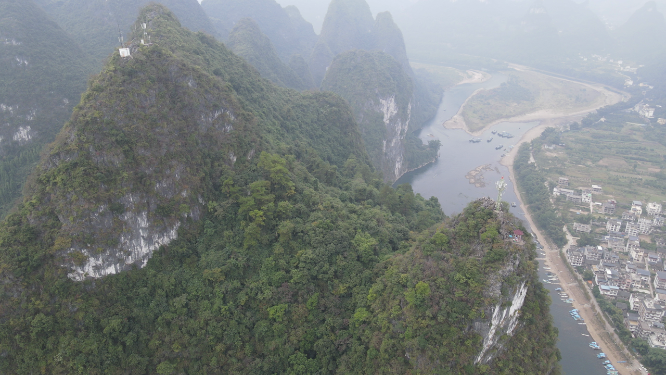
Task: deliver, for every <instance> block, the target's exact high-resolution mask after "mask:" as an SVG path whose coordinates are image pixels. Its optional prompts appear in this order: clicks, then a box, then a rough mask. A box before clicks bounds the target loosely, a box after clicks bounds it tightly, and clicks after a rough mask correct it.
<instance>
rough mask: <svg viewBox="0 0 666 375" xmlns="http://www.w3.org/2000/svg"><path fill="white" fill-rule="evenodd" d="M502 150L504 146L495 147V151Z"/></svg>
mask: <svg viewBox="0 0 666 375" xmlns="http://www.w3.org/2000/svg"><path fill="white" fill-rule="evenodd" d="M502 148H504V145H499V146H497V147H495V150H501V149H502Z"/></svg>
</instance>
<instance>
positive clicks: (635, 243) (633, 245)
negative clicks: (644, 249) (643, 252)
mask: <svg viewBox="0 0 666 375" xmlns="http://www.w3.org/2000/svg"><path fill="white" fill-rule="evenodd" d="M640 247H641V240H640V238H638V237H637V236H629V239H628V240H627V247H626V248H625V249H624V251H625V252H627V253H630V254H631V251H632V250H638V249H639V248H640Z"/></svg>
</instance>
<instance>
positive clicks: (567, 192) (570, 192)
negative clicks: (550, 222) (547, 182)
mask: <svg viewBox="0 0 666 375" xmlns="http://www.w3.org/2000/svg"><path fill="white" fill-rule="evenodd" d="M575 193H576V192H575V191H573V190H571V189H564V188H559V187H557V186H556V187H554V188H553V195H554V196H556V197H559V196H560V195H564V196H566V197H568V196H569V195H574V194H575Z"/></svg>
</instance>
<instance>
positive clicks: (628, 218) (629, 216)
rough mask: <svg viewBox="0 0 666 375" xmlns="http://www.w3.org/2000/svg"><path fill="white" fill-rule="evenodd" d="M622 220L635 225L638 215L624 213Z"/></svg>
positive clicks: (628, 212) (629, 212)
mask: <svg viewBox="0 0 666 375" xmlns="http://www.w3.org/2000/svg"><path fill="white" fill-rule="evenodd" d="M622 220H624V221H629V222H632V223H633V222H634V221H636V214H635V213H633V212H631V211H624V212H623V213H622Z"/></svg>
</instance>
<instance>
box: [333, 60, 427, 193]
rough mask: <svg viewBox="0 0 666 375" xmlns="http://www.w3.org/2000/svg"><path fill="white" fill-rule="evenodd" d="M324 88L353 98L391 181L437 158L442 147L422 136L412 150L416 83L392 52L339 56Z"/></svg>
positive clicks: (373, 154)
mask: <svg viewBox="0 0 666 375" xmlns="http://www.w3.org/2000/svg"><path fill="white" fill-rule="evenodd" d="M322 90H327V91H332V92H335V93H337V94H339V95H341V96H342V97H343V98H344V99H346V100H347V101H348V102H349V104H350V105H351V107H352V110H353V111H354V115H355V117H356V121H357V122H358V124H359V127H360V129H361V133H362V134H363V141H364V143H365V147H366V149H367V151H368V154H369V155H370V158H371V159H372V162H373V165H374V166H375V167H376V168H377V169H378V170H381V171H382V173H383V175H384V180H385V181H387V182H393V181H396V180H397V179H398V178H399V177H400V176H402V175H403V174H404V173H405V172H406V171H408V170H410V169H413V168H415V167H418V166H420V165H422V164H424V163H425V162H428V161H431V160H433V159H434V158H435V157H436V155H437V151H438V146H437V145H435V144H433V145H429V146H425V145H423V144H422V142H421V141H420V140H419V139H416V142H413V144H416V147H414V148H413V149H410V150H409V151H410V152H408V150H407V147H406V141H405V140H406V138H407V137H409V136H411V137H414V136H413V135H411V134H410V133H409V130H410V124H411V122H412V121H413V107H414V101H415V96H414V86H413V83H412V80H411V77H410V76H409V75H408V74H407V73H405V70H404V68H403V66H402V64H400V63H398V62H397V61H396V60H395V59H393V58H392V57H391V56H389V55H388V54H386V53H384V52H367V51H363V50H355V51H349V52H345V53H342V54H340V55H338V57H336V59H335V60H334V61H333V63H332V64H331V67H330V68H329V70H328V72H327V74H326V79H325V80H324V82H323V83H322ZM414 138H416V137H414Z"/></svg>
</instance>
